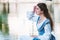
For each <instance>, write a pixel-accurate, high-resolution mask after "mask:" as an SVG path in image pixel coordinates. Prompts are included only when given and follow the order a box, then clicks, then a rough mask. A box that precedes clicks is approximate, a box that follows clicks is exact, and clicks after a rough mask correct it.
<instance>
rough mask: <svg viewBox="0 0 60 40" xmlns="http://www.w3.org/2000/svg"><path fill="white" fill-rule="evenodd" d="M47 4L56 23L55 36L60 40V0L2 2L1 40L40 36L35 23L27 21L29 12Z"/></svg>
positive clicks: (0, 15)
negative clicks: (41, 4) (36, 6)
mask: <svg viewBox="0 0 60 40" xmlns="http://www.w3.org/2000/svg"><path fill="white" fill-rule="evenodd" d="M39 2H43V3H46V4H47V6H48V9H49V12H50V14H51V16H52V19H53V21H54V31H53V34H54V35H55V36H56V39H57V40H60V38H59V37H60V32H59V30H60V15H59V14H60V0H0V39H2V40H19V37H20V36H22V35H38V32H37V28H36V25H35V23H33V22H32V21H30V20H28V19H27V17H26V16H27V15H26V13H27V11H32V10H33V7H34V6H35V5H36V4H37V3H39Z"/></svg>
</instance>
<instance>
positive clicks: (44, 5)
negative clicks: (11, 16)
mask: <svg viewBox="0 0 60 40" xmlns="http://www.w3.org/2000/svg"><path fill="white" fill-rule="evenodd" d="M37 6H38V7H39V8H40V9H41V11H43V12H44V16H45V17H46V18H48V19H49V20H50V25H51V29H52V30H53V20H52V18H51V16H50V14H49V12H48V8H47V5H46V4H45V3H38V4H37Z"/></svg>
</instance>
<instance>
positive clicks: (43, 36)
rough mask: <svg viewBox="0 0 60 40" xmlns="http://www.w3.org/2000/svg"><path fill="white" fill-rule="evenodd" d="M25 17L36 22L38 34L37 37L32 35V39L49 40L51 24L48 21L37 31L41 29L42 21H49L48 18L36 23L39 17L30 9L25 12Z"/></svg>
mask: <svg viewBox="0 0 60 40" xmlns="http://www.w3.org/2000/svg"><path fill="white" fill-rule="evenodd" d="M27 17H28V19H29V20H32V21H33V22H36V26H37V30H38V33H39V35H38V36H37V37H34V38H33V40H50V38H51V26H50V23H48V24H46V25H45V26H44V28H43V31H39V30H41V29H42V25H43V23H44V22H50V20H49V19H45V20H43V22H41V23H40V24H38V21H39V19H40V17H39V16H38V15H36V14H34V13H33V12H32V11H31V12H28V13H27Z"/></svg>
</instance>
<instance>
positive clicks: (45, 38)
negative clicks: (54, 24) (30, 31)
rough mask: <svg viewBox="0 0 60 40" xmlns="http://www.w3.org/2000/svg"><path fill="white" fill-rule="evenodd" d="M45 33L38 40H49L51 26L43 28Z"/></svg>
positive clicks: (47, 25)
mask: <svg viewBox="0 0 60 40" xmlns="http://www.w3.org/2000/svg"><path fill="white" fill-rule="evenodd" d="M44 30H45V33H44V34H43V35H39V36H38V38H39V39H41V40H50V37H51V26H50V24H46V25H45V27H44Z"/></svg>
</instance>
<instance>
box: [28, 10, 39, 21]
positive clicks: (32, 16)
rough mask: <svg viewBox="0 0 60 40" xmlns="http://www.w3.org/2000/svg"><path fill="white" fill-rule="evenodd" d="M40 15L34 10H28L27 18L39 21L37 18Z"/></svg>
mask: <svg viewBox="0 0 60 40" xmlns="http://www.w3.org/2000/svg"><path fill="white" fill-rule="evenodd" d="M38 17H39V16H38V15H36V14H35V13H33V12H32V11H28V12H27V18H28V19H29V20H32V21H33V22H37V19H38Z"/></svg>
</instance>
